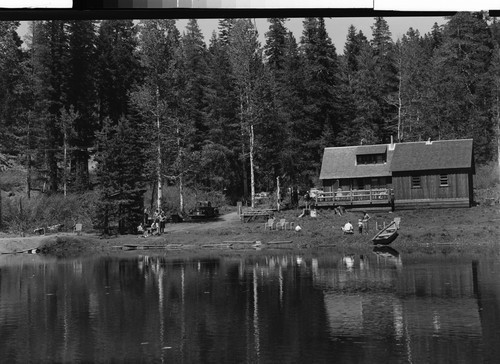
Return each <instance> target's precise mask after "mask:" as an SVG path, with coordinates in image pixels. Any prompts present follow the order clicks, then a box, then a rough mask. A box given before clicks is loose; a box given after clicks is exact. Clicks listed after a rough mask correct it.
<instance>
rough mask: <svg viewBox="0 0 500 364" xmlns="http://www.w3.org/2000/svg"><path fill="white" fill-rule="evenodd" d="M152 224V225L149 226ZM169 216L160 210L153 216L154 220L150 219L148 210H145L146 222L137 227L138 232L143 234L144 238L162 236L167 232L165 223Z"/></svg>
mask: <svg viewBox="0 0 500 364" xmlns="http://www.w3.org/2000/svg"><path fill="white" fill-rule="evenodd" d="M150 222H151V225H150V224H149V223H150ZM166 222H167V216H166V215H165V212H164V211H163V210H162V209H160V208H158V209H156V211H155V212H154V214H153V217H152V219H150V218H149V210H148V208H145V209H144V220H143V222H141V223H140V224H139V226H138V227H137V231H138V232H139V233H140V234H143V236H144V237H147V236H149V235H160V234H162V233H164V232H165V223H166Z"/></svg>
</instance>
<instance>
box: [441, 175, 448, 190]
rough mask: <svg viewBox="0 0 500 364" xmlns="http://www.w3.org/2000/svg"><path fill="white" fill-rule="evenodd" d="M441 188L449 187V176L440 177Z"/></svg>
mask: <svg viewBox="0 0 500 364" xmlns="http://www.w3.org/2000/svg"><path fill="white" fill-rule="evenodd" d="M439 186H441V187H446V186H448V175H447V174H441V175H439Z"/></svg>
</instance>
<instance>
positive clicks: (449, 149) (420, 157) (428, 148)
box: [391, 139, 472, 172]
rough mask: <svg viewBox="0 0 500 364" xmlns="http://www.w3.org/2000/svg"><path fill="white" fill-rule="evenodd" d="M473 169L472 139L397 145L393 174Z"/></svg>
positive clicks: (393, 160) (393, 159)
mask: <svg viewBox="0 0 500 364" xmlns="http://www.w3.org/2000/svg"><path fill="white" fill-rule="evenodd" d="M471 167H472V139H460V140H440V141H433V142H414V143H400V144H396V149H395V151H394V157H393V158H392V164H391V170H392V171H393V172H404V171H424V170H436V169H464V168H471Z"/></svg>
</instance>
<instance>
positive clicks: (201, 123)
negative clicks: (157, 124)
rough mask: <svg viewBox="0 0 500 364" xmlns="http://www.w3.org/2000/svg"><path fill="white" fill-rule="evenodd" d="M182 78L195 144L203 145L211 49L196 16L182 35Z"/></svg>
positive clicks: (206, 127) (186, 116)
mask: <svg viewBox="0 0 500 364" xmlns="http://www.w3.org/2000/svg"><path fill="white" fill-rule="evenodd" d="M180 56H181V58H180V61H179V62H178V66H179V71H178V75H179V79H181V82H182V83H183V86H184V87H183V90H182V98H183V99H184V104H183V105H184V111H183V112H182V115H183V116H184V117H185V119H186V122H187V121H188V120H189V121H190V122H192V123H193V124H194V127H195V129H196V140H195V141H194V143H195V145H194V147H195V148H196V149H200V148H201V146H202V145H203V143H204V142H205V141H206V136H207V131H208V126H207V121H206V119H207V108H208V105H207V96H206V94H207V87H208V64H207V57H208V51H207V48H206V45H205V41H204V40H203V34H202V33H201V30H200V27H199V26H198V22H197V21H196V19H190V20H189V22H188V24H187V26H186V32H185V34H184V35H183V36H182V38H181V53H180Z"/></svg>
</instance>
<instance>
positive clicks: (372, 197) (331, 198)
mask: <svg viewBox="0 0 500 364" xmlns="http://www.w3.org/2000/svg"><path fill="white" fill-rule="evenodd" d="M313 200H314V203H315V205H316V206H318V207H333V206H362V205H380V206H390V205H392V202H393V200H394V193H393V190H392V189H391V188H377V189H367V190H349V191H335V192H317V194H316V197H315V198H314V199H313Z"/></svg>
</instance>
